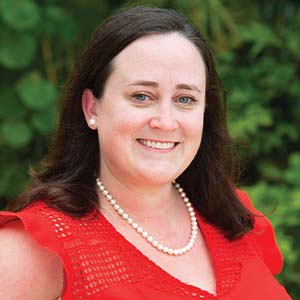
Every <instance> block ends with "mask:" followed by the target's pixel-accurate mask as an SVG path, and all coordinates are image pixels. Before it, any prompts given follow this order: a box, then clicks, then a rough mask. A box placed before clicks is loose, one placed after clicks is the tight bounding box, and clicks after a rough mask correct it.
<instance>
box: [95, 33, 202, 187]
mask: <svg viewBox="0 0 300 300" xmlns="http://www.w3.org/2000/svg"><path fill="white" fill-rule="evenodd" d="M95 103H96V104H95V105H96V121H97V128H98V134H99V143H100V155H101V161H100V163H101V165H100V176H101V177H102V178H104V177H107V176H109V177H111V176H113V177H114V178H115V179H117V180H120V181H122V182H124V181H125V182H127V184H131V183H133V184H136V185H137V184H139V185H147V186H149V185H155V184H156V185H157V184H166V183H169V182H171V181H172V180H174V179H175V178H177V177H178V176H179V175H180V174H181V173H182V172H183V171H184V170H185V169H186V168H187V167H188V166H189V164H190V163H191V161H192V160H193V158H194V157H195V155H196V153H197V151H198V148H199V146H200V141H201V136H202V128H203V116H204V109H205V67H204V62H203V60H202V57H201V55H200V54H199V52H198V50H197V48H196V47H195V46H194V45H193V44H192V43H191V42H190V41H189V40H187V39H186V38H185V37H183V36H181V35H179V34H177V33H170V34H160V35H159V34H157V35H151V36H147V37H143V38H140V39H138V40H136V41H135V42H133V43H132V44H130V45H129V46H127V47H126V48H125V49H124V50H123V51H121V52H120V53H119V54H118V55H117V56H116V57H115V59H114V61H113V71H112V74H111V75H110V77H109V78H108V79H107V82H106V85H105V88H104V93H103V96H102V97H101V98H100V99H99V101H96V102H95Z"/></svg>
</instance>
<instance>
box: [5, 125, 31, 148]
mask: <svg viewBox="0 0 300 300" xmlns="http://www.w3.org/2000/svg"><path fill="white" fill-rule="evenodd" d="M1 131H2V136H3V140H4V141H5V143H6V145H8V146H10V147H12V148H21V147H24V146H26V145H27V144H28V143H29V142H30V140H31V137H32V132H31V129H30V127H29V126H28V125H27V124H26V123H25V122H24V121H7V122H5V123H4V124H3V125H2V128H1Z"/></svg>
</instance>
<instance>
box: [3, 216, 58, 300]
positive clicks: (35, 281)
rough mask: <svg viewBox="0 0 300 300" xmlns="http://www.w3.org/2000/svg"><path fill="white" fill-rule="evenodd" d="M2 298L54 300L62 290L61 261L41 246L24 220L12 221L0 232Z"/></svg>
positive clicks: (7, 299) (11, 299)
mask: <svg viewBox="0 0 300 300" xmlns="http://www.w3.org/2000/svg"><path fill="white" fill-rule="evenodd" d="M0 249H1V251H0V269H1V274H5V275H4V276H3V278H2V277H1V282H0V299H6V300H17V299H23V300H54V299H58V298H59V296H60V294H61V291H62V283H63V269H62V263H61V261H60V259H59V258H58V257H57V256H56V255H55V254H54V253H52V252H50V251H48V250H47V249H45V248H42V247H41V246H39V245H38V244H37V243H36V242H35V241H33V240H32V239H31V238H30V237H29V236H28V235H27V233H26V231H25V230H24V227H23V225H22V223H21V222H20V221H13V222H9V223H7V224H6V225H4V226H3V227H1V230H0Z"/></svg>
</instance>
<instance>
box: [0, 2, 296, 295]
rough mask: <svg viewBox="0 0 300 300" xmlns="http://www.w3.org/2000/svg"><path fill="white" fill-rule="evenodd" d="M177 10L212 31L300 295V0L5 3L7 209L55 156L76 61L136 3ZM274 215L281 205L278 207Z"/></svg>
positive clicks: (2, 169)
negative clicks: (52, 146)
mask: <svg viewBox="0 0 300 300" xmlns="http://www.w3.org/2000/svg"><path fill="white" fill-rule="evenodd" d="M136 4H148V5H156V6H159V7H166V8H175V9H177V10H179V11H181V12H183V13H184V14H186V15H187V16H188V17H189V18H190V20H191V21H192V22H193V23H194V24H195V25H196V26H197V27H198V28H199V29H200V31H201V32H202V33H203V34H204V36H205V37H206V39H207V40H208V42H209V44H210V45H211V47H212V49H213V51H214V54H215V56H216V62H217V66H218V71H219V73H220V75H221V78H222V80H223V82H224V85H225V88H226V91H227V107H228V118H229V123H230V130H231V134H232V136H233V138H234V139H235V140H236V142H237V143H238V144H239V145H240V146H239V155H240V157H241V159H242V161H243V164H244V166H245V167H244V172H243V173H242V176H241V187H242V188H243V189H244V190H246V191H247V192H248V193H249V195H250V197H251V198H252V200H253V202H254V204H255V205H256V207H257V208H258V209H260V210H261V211H263V212H264V213H266V214H268V217H269V218H270V219H271V221H272V223H273V225H274V227H275V229H276V234H277V239H278V243H279V245H280V248H281V250H282V252H283V255H284V257H285V267H284V270H283V272H282V273H281V274H280V275H279V276H278V280H279V281H280V282H282V284H284V285H285V286H286V287H287V289H288V291H289V293H290V294H291V295H292V296H293V298H294V299H296V298H297V299H298V297H299V295H300V238H299V233H300V122H299V119H300V2H299V1H298V0H285V1H283V0H252V1H241V0H230V1H229V0H227V1H226V0H169V1H167V0H153V1H129V2H128V1H117V0H102V1H101V0H97V1H95V0H89V1H85V0H72V1H68V0H64V1H59V0H18V1H17V0H16V1H12V0H0V74H1V81H0V101H1V102H0V209H1V208H3V207H4V206H5V203H6V202H7V201H8V199H10V198H12V197H14V196H15V195H16V194H18V193H20V192H21V191H22V190H23V189H24V188H25V187H26V185H27V184H28V183H29V180H30V179H29V176H28V167H29V166H30V165H32V166H36V165H37V164H38V162H39V161H40V159H41V158H42V157H43V156H44V155H45V153H46V150H47V147H48V145H49V141H50V140H51V133H52V132H53V129H54V128H55V124H56V120H57V103H58V101H59V95H60V92H61V89H62V87H63V84H64V82H65V81H66V78H67V75H68V73H69V71H70V70H71V69H72V66H73V64H74V61H75V59H76V57H77V56H78V54H79V53H80V51H81V49H82V47H83V45H84V43H85V42H86V41H87V39H88V38H89V36H90V34H91V32H92V31H93V30H94V29H95V27H96V26H97V25H99V23H101V21H102V20H103V19H105V18H106V17H108V16H109V15H111V14H113V13H114V12H116V11H117V10H118V9H120V8H121V7H124V6H128V5H136ZM274 208H276V209H275V210H274Z"/></svg>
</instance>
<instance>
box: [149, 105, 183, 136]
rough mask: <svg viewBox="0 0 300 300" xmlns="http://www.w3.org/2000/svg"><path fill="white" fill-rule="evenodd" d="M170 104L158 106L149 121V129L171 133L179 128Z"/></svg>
mask: <svg viewBox="0 0 300 300" xmlns="http://www.w3.org/2000/svg"><path fill="white" fill-rule="evenodd" d="M173 110H174V108H173V107H172V105H171V104H166V103H164V104H159V105H158V106H157V109H156V110H155V112H154V114H153V116H152V117H151V119H150V127H151V128H154V129H160V130H163V131H173V130H175V129H177V128H178V127H179V124H178V121H177V119H176V113H175V112H174V111H173Z"/></svg>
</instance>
